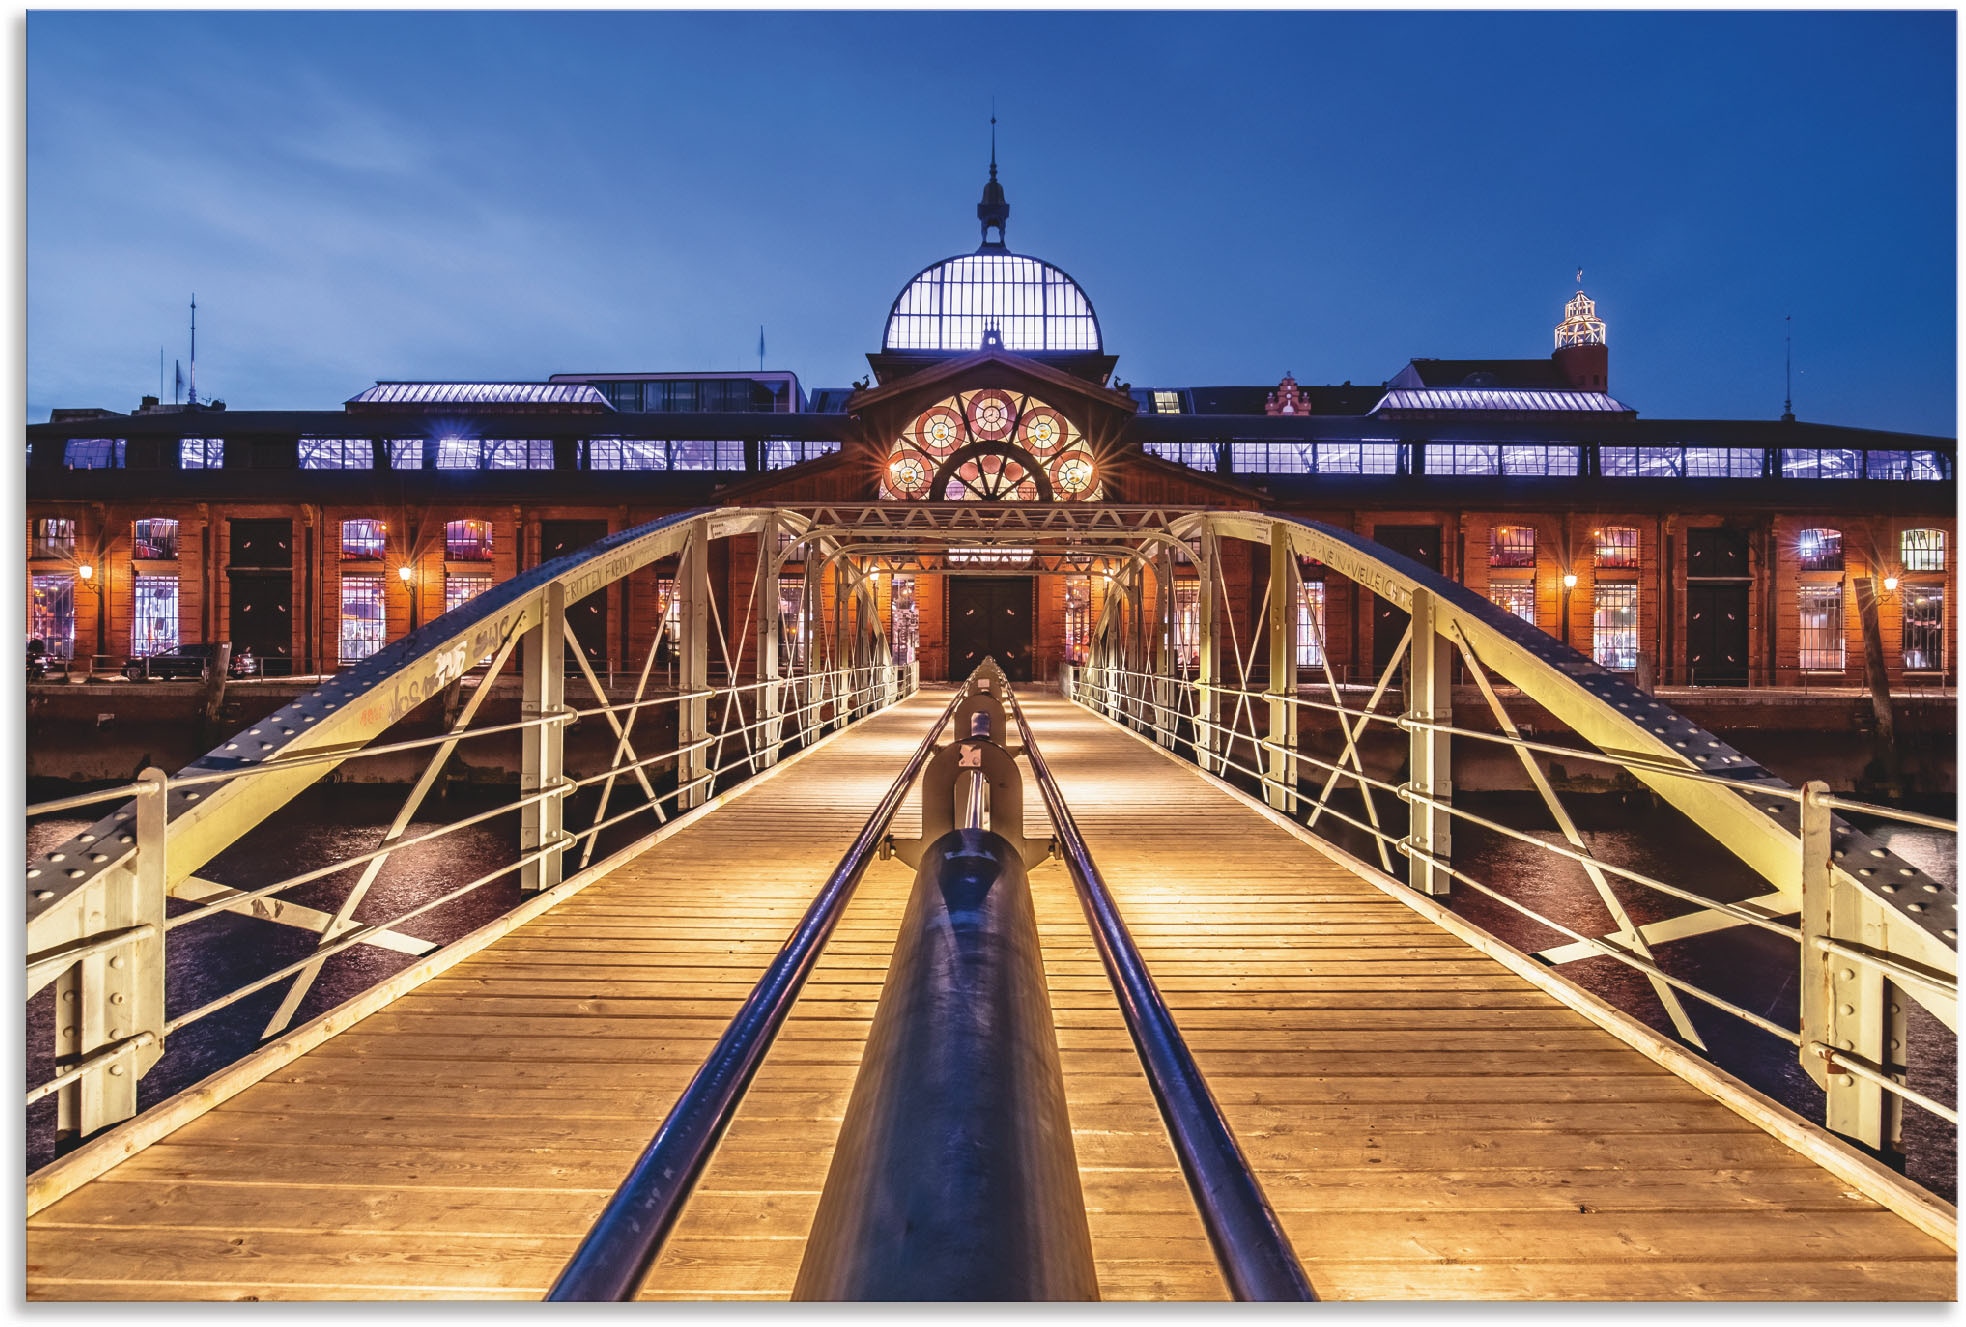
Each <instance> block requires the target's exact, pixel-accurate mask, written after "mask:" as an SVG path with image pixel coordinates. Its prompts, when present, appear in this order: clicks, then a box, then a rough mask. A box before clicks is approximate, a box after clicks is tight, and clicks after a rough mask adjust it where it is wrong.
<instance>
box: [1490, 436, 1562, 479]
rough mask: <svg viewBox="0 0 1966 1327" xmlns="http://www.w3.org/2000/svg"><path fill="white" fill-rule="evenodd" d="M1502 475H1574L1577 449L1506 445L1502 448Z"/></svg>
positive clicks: (1538, 445) (1560, 446) (1539, 445)
mask: <svg viewBox="0 0 1966 1327" xmlns="http://www.w3.org/2000/svg"><path fill="white" fill-rule="evenodd" d="M1502 473H1503V474H1505V475H1574V474H1576V473H1577V448H1576V447H1574V446H1568V445H1559V446H1553V447H1546V446H1543V445H1541V444H1537V445H1534V446H1530V445H1522V444H1517V443H1507V444H1504V445H1503V447H1502Z"/></svg>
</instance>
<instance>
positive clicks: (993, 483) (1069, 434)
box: [880, 388, 1105, 502]
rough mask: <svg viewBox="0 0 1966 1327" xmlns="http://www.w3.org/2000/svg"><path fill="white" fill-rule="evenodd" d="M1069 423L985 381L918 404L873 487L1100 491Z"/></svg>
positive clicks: (952, 494)
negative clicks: (925, 406)
mask: <svg viewBox="0 0 1966 1327" xmlns="http://www.w3.org/2000/svg"><path fill="white" fill-rule="evenodd" d="M1104 491H1105V486H1104V484H1103V483H1102V482H1101V480H1100V475H1099V468H1098V465H1097V463H1096V462H1094V460H1093V458H1092V452H1091V450H1090V449H1089V448H1088V447H1087V446H1086V443H1085V439H1084V438H1083V437H1082V436H1081V435H1080V433H1079V431H1078V429H1077V427H1076V426H1074V425H1073V424H1072V422H1071V421H1070V420H1069V419H1067V418H1065V416H1064V415H1063V414H1061V413H1059V411H1058V410H1057V409H1056V408H1054V407H1052V406H1050V405H1047V404H1045V403H1044V402H1043V401H1040V400H1039V399H1038V398H1036V397H1034V396H1026V395H1024V394H1023V393H1021V392H1008V391H1002V390H999V389H997V388H984V389H982V390H980V391H973V392H963V393H960V394H959V395H956V396H951V397H948V398H946V399H944V400H942V401H938V402H937V403H936V404H934V405H932V406H930V407H929V408H928V409H927V410H924V411H923V412H922V413H921V414H919V415H917V416H916V417H915V420H914V422H913V423H911V424H910V425H908V427H907V428H906V429H904V430H903V431H902V434H901V436H900V437H899V438H896V439H895V440H894V443H893V445H892V446H890V447H889V448H888V456H887V467H886V469H885V470H884V471H883V472H882V474H881V487H880V495H881V496H882V497H883V498H892V499H900V500H904V501H910V500H912V501H943V502H961V501H983V502H1052V501H1060V502H1071V501H1079V500H1092V499H1097V498H1099V497H1101V496H1102V495H1103V494H1104Z"/></svg>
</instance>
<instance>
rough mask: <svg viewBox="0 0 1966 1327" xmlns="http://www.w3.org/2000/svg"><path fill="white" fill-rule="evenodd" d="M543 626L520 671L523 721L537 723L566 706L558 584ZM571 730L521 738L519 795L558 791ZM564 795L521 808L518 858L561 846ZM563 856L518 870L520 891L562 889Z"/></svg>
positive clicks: (537, 730)
mask: <svg viewBox="0 0 1966 1327" xmlns="http://www.w3.org/2000/svg"><path fill="white" fill-rule="evenodd" d="M543 600H544V602H543V603H542V605H541V608H540V618H539V625H538V626H536V627H534V628H533V629H532V630H531V631H528V632H527V633H526V634H525V638H524V639H523V640H522V641H521V642H520V644H519V658H520V668H521V674H522V676H521V678H520V696H519V717H520V718H521V719H527V720H530V719H537V718H540V717H542V716H545V715H550V714H557V713H559V712H560V710H561V709H562V708H563V707H564V706H565V703H566V681H567V671H566V658H565V649H566V620H567V601H566V591H565V590H564V589H563V588H562V587H561V586H560V585H559V584H558V583H557V582H555V583H554V584H552V585H549V586H547V587H546V591H545V593H544V596H543ZM566 740H567V726H566V725H565V724H564V723H540V724H535V725H534V726H533V727H530V728H526V729H524V730H522V731H521V733H520V735H519V753H520V756H519V758H520V770H519V792H520V795H521V796H530V795H532V794H533V793H536V792H538V791H539V790H540V789H542V788H552V787H555V786H556V785H558V784H559V783H560V782H561V781H562V780H563V779H564V778H565V776H566ZM565 806H566V803H565V799H564V795H563V794H555V795H553V796H551V797H544V798H541V799H540V800H538V801H536V802H528V803H526V804H525V805H524V806H523V807H521V808H519V854H520V856H525V855H526V854H528V853H531V852H534V851H536V850H538V849H541V848H547V847H549V846H551V845H557V844H558V843H559V842H560V840H561V839H562V838H564V837H565V835H564V833H563V819H562V818H563V815H564V812H565ZM560 856H561V854H560V851H559V849H558V848H557V847H553V848H552V850H551V851H548V852H545V853H543V854H541V855H540V856H539V857H537V858H535V859H533V860H532V861H529V862H527V863H526V864H525V865H524V866H521V867H520V868H519V888H520V889H522V890H525V891H528V892H533V891H537V890H541V889H551V888H552V887H553V886H555V885H557V884H559V883H560Z"/></svg>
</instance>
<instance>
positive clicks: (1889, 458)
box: [1864, 451, 1950, 479]
mask: <svg viewBox="0 0 1966 1327" xmlns="http://www.w3.org/2000/svg"><path fill="white" fill-rule="evenodd" d="M1949 468H1950V467H1948V466H1947V464H1946V458H1945V457H1944V456H1942V455H1940V454H1939V453H1938V452H1901V451H1874V452H1869V453H1866V454H1865V457H1864V475H1865V477H1866V478H1869V479H1944V478H1945V477H1946V472H1947V470H1948V469H1949Z"/></svg>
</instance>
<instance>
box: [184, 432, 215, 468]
mask: <svg viewBox="0 0 1966 1327" xmlns="http://www.w3.org/2000/svg"><path fill="white" fill-rule="evenodd" d="M224 467H225V439H224V438H179V439H178V441H177V468H178V469H180V470H220V469H223V468H224Z"/></svg>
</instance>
